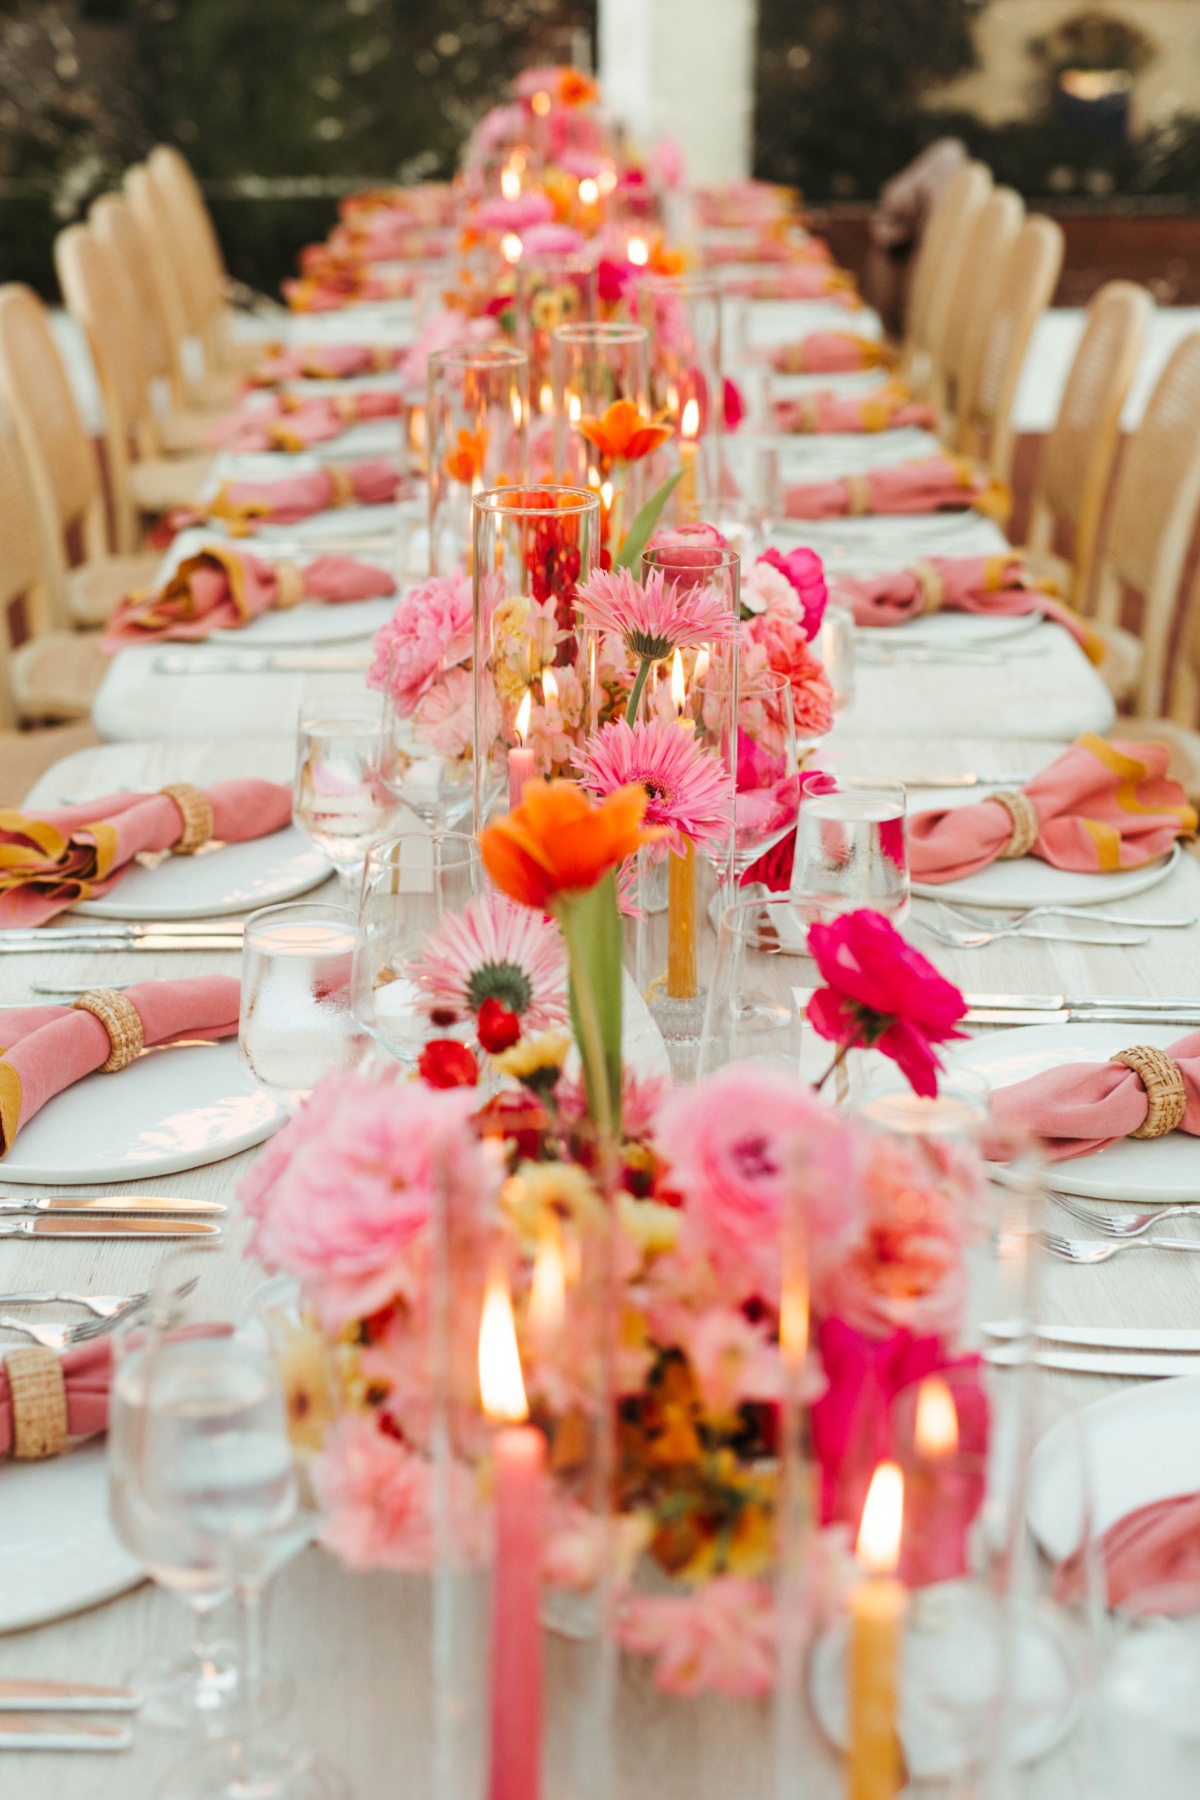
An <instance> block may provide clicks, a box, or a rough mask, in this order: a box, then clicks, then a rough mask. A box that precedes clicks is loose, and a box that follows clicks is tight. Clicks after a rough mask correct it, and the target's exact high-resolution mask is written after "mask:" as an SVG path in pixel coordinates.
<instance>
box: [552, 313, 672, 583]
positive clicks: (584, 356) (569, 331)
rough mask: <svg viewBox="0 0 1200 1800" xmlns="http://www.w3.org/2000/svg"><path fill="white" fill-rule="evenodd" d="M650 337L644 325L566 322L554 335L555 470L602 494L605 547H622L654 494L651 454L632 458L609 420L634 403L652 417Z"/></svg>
mask: <svg viewBox="0 0 1200 1800" xmlns="http://www.w3.org/2000/svg"><path fill="white" fill-rule="evenodd" d="M647 342H648V340H647V336H646V333H645V331H643V329H642V327H641V326H640V325H627V324H621V323H614V324H600V323H594V322H593V323H584V324H579V325H560V326H559V327H558V328H557V329H556V330H555V331H553V332H552V333H551V369H552V385H553V389H554V468H555V475H556V477H557V479H558V480H559V481H562V482H570V483H572V484H573V485H575V486H576V487H580V488H588V489H589V490H590V491H591V492H592V493H593V494H599V496H600V498H601V502H602V506H601V515H600V532H601V545H602V546H603V548H605V549H607V550H609V551H611V552H613V553H615V552H616V551H617V550H619V549H620V547H621V543H622V541H623V539H624V537H625V534H626V532H627V531H628V530H629V527H630V525H631V524H632V523H633V520H634V519H635V518H636V517H637V514H638V512H639V510H640V508H641V506H642V505H643V503H644V501H645V499H646V496H647V488H646V464H647V460H648V459H646V458H644V457H643V458H635V459H634V460H633V461H630V460H629V458H628V457H627V456H625V455H624V454H623V452H624V450H625V449H626V448H627V447H632V446H626V444H625V442H624V438H623V437H621V436H618V437H615V438H614V437H613V436H612V435H611V434H610V432H609V430H608V428H607V427H606V424H605V418H606V415H607V413H608V410H609V408H610V407H611V406H614V405H615V404H616V403H617V402H618V401H621V400H623V401H627V402H629V403H630V405H632V406H635V407H637V409H638V411H639V413H640V414H641V415H642V418H643V420H644V421H645V423H646V424H647V425H648V424H649V423H650V404H649V400H648V398H647V385H646V347H647Z"/></svg>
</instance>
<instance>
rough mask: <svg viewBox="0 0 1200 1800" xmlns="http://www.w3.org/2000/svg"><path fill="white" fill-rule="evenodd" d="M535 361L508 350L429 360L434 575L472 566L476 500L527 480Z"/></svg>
mask: <svg viewBox="0 0 1200 1800" xmlns="http://www.w3.org/2000/svg"><path fill="white" fill-rule="evenodd" d="M528 389H529V359H528V357H527V356H526V355H525V352H524V351H523V350H516V349H513V348H511V347H509V346H506V345H490V344H489V345H484V346H480V347H479V348H476V349H458V350H440V351H438V352H436V354H434V355H432V356H431V357H430V358H429V390H428V404H427V410H426V420H425V436H426V461H427V467H428V473H429V565H430V573H431V574H434V575H452V574H453V573H454V572H455V571H456V570H462V569H466V568H468V567H469V565H470V557H471V530H472V524H471V502H472V500H473V499H474V497H475V495H476V494H479V493H482V492H483V491H484V490H485V489H488V488H494V487H501V486H505V485H507V484H509V483H517V482H520V481H523V480H524V477H525V433H526V418H527V408H528Z"/></svg>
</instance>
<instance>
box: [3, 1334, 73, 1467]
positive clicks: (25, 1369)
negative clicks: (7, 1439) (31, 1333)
mask: <svg viewBox="0 0 1200 1800" xmlns="http://www.w3.org/2000/svg"><path fill="white" fill-rule="evenodd" d="M4 1364H5V1367H6V1368H7V1370H8V1391H9V1394H10V1396H11V1399H12V1453H13V1456H14V1457H15V1458H16V1460H17V1461H18V1462H40V1461H41V1460H42V1458H43V1457H47V1456H58V1455H59V1454H60V1453H61V1451H62V1450H63V1448H64V1447H65V1445H66V1441H67V1387H66V1382H65V1381H64V1380H63V1372H62V1364H61V1363H60V1362H59V1360H58V1358H57V1356H55V1354H54V1352H53V1350H43V1349H42V1347H41V1345H40V1344H31V1345H30V1346H29V1348H28V1349H27V1350H9V1351H7V1352H6V1353H5V1357H4Z"/></svg>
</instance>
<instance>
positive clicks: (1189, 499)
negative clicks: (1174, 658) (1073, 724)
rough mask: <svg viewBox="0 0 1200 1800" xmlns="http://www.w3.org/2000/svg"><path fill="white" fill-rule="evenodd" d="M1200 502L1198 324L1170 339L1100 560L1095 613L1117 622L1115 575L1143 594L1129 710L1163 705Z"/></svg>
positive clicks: (1129, 452) (1122, 472)
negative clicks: (1172, 344) (1173, 342)
mask: <svg viewBox="0 0 1200 1800" xmlns="http://www.w3.org/2000/svg"><path fill="white" fill-rule="evenodd" d="M1198 506H1200V332H1193V333H1192V335H1191V336H1190V337H1186V338H1184V339H1183V341H1182V343H1180V344H1178V345H1177V346H1176V349H1175V352H1174V354H1173V355H1172V357H1171V360H1170V361H1169V362H1168V364H1167V366H1166V368H1165V369H1164V370H1163V372H1162V374H1161V375H1160V376H1159V378H1158V382H1157V384H1156V386H1155V389H1154V392H1153V393H1152V394H1151V396H1150V401H1149V404H1148V406H1147V407H1146V412H1145V416H1144V417H1143V419H1142V422H1141V424H1140V425H1139V426H1138V429H1137V430H1136V431H1135V432H1134V434H1133V436H1132V438H1131V439H1130V441H1129V446H1128V448H1127V449H1126V452H1125V455H1124V457H1123V458H1122V461H1121V467H1120V469H1119V471H1118V473H1117V481H1116V488H1115V491H1114V494H1113V502H1112V507H1111V510H1110V515H1109V527H1108V532H1107V535H1106V537H1105V542H1104V549H1103V553H1102V557H1101V561H1100V580H1099V588H1098V595H1097V605H1096V613H1097V617H1099V618H1100V619H1102V620H1104V621H1105V623H1116V621H1117V619H1118V617H1119V614H1120V608H1121V583H1122V582H1127V583H1128V584H1129V586H1130V587H1134V588H1136V589H1138V591H1139V592H1140V593H1141V595H1142V604H1143V611H1142V633H1141V635H1142V645H1143V658H1142V670H1141V676H1140V679H1139V681H1138V687H1137V694H1136V697H1135V711H1136V712H1138V713H1139V714H1141V715H1142V716H1143V717H1150V716H1151V715H1153V714H1157V713H1159V712H1160V711H1161V710H1162V691H1163V675H1164V671H1165V666H1166V658H1167V647H1168V644H1169V642H1170V637H1171V625H1172V623H1173V620H1174V615H1175V600H1176V596H1177V593H1178V590H1179V581H1180V577H1181V575H1182V574H1183V565H1184V560H1185V558H1186V556H1187V550H1188V544H1189V542H1190V540H1191V535H1192V527H1193V525H1194V523H1195V519H1196V510H1197V507H1198Z"/></svg>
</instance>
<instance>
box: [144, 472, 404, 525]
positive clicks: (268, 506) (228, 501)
mask: <svg viewBox="0 0 1200 1800" xmlns="http://www.w3.org/2000/svg"><path fill="white" fill-rule="evenodd" d="M400 481H401V477H400V475H399V473H398V471H397V470H396V469H395V468H393V466H392V464H391V463H389V462H385V461H384V460H383V458H382V457H375V458H374V459H373V460H372V461H370V462H359V463H350V464H349V465H343V464H337V465H332V466H330V467H329V468H325V469H312V470H310V471H309V472H308V473H307V474H305V475H283V476H280V477H279V478H278V479H277V480H272V481H223V482H222V483H221V486H220V488H219V489H218V491H217V493H216V494H215V496H214V497H213V499H211V500H210V501H208V503H207V505H206V506H205V509H204V511H203V512H199V511H196V510H195V509H193V508H185V509H183V510H182V511H177V512H175V513H173V514H172V515H171V518H170V520H169V525H170V529H171V531H172V532H176V531H182V530H183V529H184V527H185V526H188V525H202V524H204V523H205V521H206V520H208V519H223V520H224V521H225V523H226V524H227V525H228V526H229V529H230V531H231V532H232V533H233V535H234V536H235V537H248V536H250V535H251V534H252V533H253V532H254V529H255V527H256V525H259V524H270V525H294V524H296V523H297V522H298V521H299V520H300V519H311V518H312V516H313V514H314V513H319V512H326V511H327V510H328V509H329V508H330V507H334V506H386V505H388V504H389V503H390V502H391V501H393V500H394V499H395V498H396V495H397V492H398V491H399V488H400Z"/></svg>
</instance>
